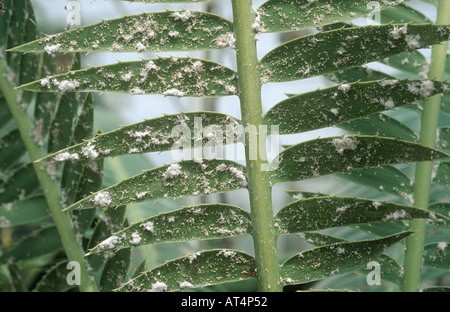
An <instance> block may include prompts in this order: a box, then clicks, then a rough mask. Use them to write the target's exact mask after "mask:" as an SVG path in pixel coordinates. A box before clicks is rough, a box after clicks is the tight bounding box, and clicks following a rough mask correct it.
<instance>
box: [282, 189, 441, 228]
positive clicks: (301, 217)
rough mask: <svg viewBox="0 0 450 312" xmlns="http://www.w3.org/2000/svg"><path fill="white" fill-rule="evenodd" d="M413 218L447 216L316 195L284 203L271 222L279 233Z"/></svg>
mask: <svg viewBox="0 0 450 312" xmlns="http://www.w3.org/2000/svg"><path fill="white" fill-rule="evenodd" d="M416 218H422V219H442V220H446V219H447V218H446V217H445V216H442V215H437V214H434V213H430V212H427V211H424V210H421V209H418V208H414V207H408V206H404V205H398V204H394V203H387V202H379V201H375V200H369V199H361V198H350V197H315V198H309V199H301V200H297V201H295V202H293V203H290V204H289V205H287V206H285V207H283V208H282V209H281V210H280V211H279V212H278V213H277V215H276V216H275V219H274V222H275V223H274V224H275V228H276V229H277V230H278V232H279V233H280V234H290V233H301V232H305V231H316V230H323V229H327V228H333V227H339V226H348V225H356V224H363V223H373V222H390V221H399V220H411V219H416ZM446 221H448V219H447V220H446Z"/></svg>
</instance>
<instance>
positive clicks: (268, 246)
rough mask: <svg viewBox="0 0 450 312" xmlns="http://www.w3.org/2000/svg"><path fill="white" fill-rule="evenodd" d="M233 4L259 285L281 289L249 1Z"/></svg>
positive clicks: (260, 286)
mask: <svg viewBox="0 0 450 312" xmlns="http://www.w3.org/2000/svg"><path fill="white" fill-rule="evenodd" d="M232 4H233V19H234V28H235V35H236V50H237V67H238V74H239V89H240V93H239V97H240V101H241V114H242V121H243V123H244V126H245V127H247V129H248V130H250V129H254V130H255V131H254V132H255V133H249V132H247V133H246V138H245V149H246V164H247V173H248V191H249V196H250V208H251V214H252V228H253V240H254V248H255V258H256V264H257V275H258V285H259V290H260V291H281V290H282V286H281V284H280V264H279V260H278V252H277V237H276V233H275V230H274V228H273V226H272V219H273V210H272V194H271V186H270V181H269V176H268V172H267V171H265V170H264V166H265V165H267V160H265V159H262V158H261V155H260V154H259V152H258V151H266V150H267V149H266V141H265V136H264V134H262V133H260V128H259V126H260V125H262V104H261V81H260V77H259V71H258V57H257V52H256V43H255V33H254V31H253V29H252V24H253V22H254V14H253V10H252V1H251V0H232ZM261 136H262V137H261ZM260 137H261V139H260ZM258 144H259V148H257V146H258ZM255 151H256V153H254V152H255Z"/></svg>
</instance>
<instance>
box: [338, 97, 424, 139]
mask: <svg viewBox="0 0 450 312" xmlns="http://www.w3.org/2000/svg"><path fill="white" fill-rule="evenodd" d="M411 104H414V103H411ZM336 127H338V128H341V129H344V130H346V131H348V132H352V133H355V134H362V135H378V136H382V137H390V138H398V139H400V140H404V141H411V142H418V140H419V138H418V135H417V134H416V133H415V132H414V131H413V130H411V128H410V127H408V126H407V125H405V124H404V123H402V122H400V121H398V120H397V119H395V118H393V117H391V116H389V115H386V114H383V113H375V114H372V115H369V116H367V117H366V118H358V119H354V120H350V121H346V122H344V123H341V124H338V125H336Z"/></svg>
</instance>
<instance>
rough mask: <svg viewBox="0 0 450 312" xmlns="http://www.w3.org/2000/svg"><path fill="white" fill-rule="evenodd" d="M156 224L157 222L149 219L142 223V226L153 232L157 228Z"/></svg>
mask: <svg viewBox="0 0 450 312" xmlns="http://www.w3.org/2000/svg"><path fill="white" fill-rule="evenodd" d="M154 225H155V224H154V223H153V222H152V221H148V222H145V223H143V224H141V226H142V227H143V228H144V229H145V230H147V231H149V232H151V233H153V231H154V230H155V228H154Z"/></svg>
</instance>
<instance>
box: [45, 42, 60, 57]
mask: <svg viewBox="0 0 450 312" xmlns="http://www.w3.org/2000/svg"><path fill="white" fill-rule="evenodd" d="M60 49H61V44H60V43H58V44H54V45H46V46H45V47H44V51H45V52H46V53H47V54H50V55H53V54H55V53H57V52H59V50H60Z"/></svg>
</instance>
